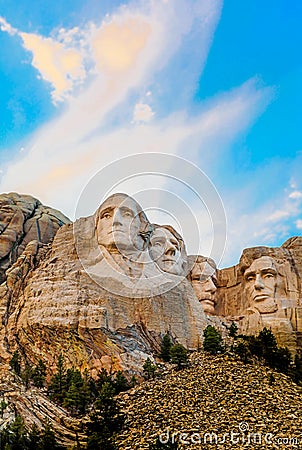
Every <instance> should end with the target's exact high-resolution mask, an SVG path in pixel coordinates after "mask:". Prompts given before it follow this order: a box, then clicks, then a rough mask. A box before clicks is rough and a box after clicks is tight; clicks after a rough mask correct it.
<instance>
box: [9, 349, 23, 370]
mask: <svg viewBox="0 0 302 450" xmlns="http://www.w3.org/2000/svg"><path fill="white" fill-rule="evenodd" d="M9 365H10V367H11V369H12V370H13V371H14V372H15V373H16V374H17V375H19V376H20V374H21V358H20V354H19V352H18V350H16V351H15V352H14V354H13V356H12V359H11V360H10V362H9Z"/></svg>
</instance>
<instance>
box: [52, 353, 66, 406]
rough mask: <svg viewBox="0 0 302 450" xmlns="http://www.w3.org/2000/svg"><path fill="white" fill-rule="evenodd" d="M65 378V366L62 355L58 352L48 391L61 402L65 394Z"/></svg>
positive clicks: (54, 398)
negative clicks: (55, 368)
mask: <svg viewBox="0 0 302 450" xmlns="http://www.w3.org/2000/svg"><path fill="white" fill-rule="evenodd" d="M66 378H67V372H66V368H65V363H64V358H63V355H62V354H60V355H59V358H58V362H57V371H56V373H55V374H54V375H53V376H52V378H51V380H50V383H49V386H48V393H49V395H50V397H51V398H52V399H53V400H56V401H57V402H58V403H60V404H62V403H63V400H64V397H65V394H66Z"/></svg>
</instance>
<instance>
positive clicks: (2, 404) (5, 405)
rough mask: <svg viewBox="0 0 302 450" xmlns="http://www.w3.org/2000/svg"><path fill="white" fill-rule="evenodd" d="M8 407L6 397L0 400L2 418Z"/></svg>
mask: <svg viewBox="0 0 302 450" xmlns="http://www.w3.org/2000/svg"><path fill="white" fill-rule="evenodd" d="M7 407H8V404H7V403H6V402H5V400H4V399H2V400H1V402H0V415H1V419H2V418H3V413H4V411H5V409H6V408H7Z"/></svg>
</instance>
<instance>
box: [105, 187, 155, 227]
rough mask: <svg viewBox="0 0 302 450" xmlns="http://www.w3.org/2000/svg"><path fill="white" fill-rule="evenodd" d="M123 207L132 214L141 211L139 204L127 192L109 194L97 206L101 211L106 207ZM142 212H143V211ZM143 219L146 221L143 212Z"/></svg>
mask: <svg viewBox="0 0 302 450" xmlns="http://www.w3.org/2000/svg"><path fill="white" fill-rule="evenodd" d="M120 207H125V208H129V209H131V211H133V212H134V214H135V215H136V214H139V213H142V208H141V206H140V205H139V204H138V203H137V201H136V200H134V198H132V197H130V196H129V195H127V194H113V195H110V197H108V198H107V199H106V200H105V201H104V202H103V203H102V204H101V205H100V207H99V208H98V212H100V211H103V210H104V209H106V208H120ZM143 214H144V213H143ZM144 219H145V220H146V221H147V218H146V216H145V214H144Z"/></svg>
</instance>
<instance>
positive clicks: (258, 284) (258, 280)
mask: <svg viewBox="0 0 302 450" xmlns="http://www.w3.org/2000/svg"><path fill="white" fill-rule="evenodd" d="M254 286H255V289H263V288H264V284H263V281H262V278H261V276H260V275H256V280H255V284H254Z"/></svg>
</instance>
